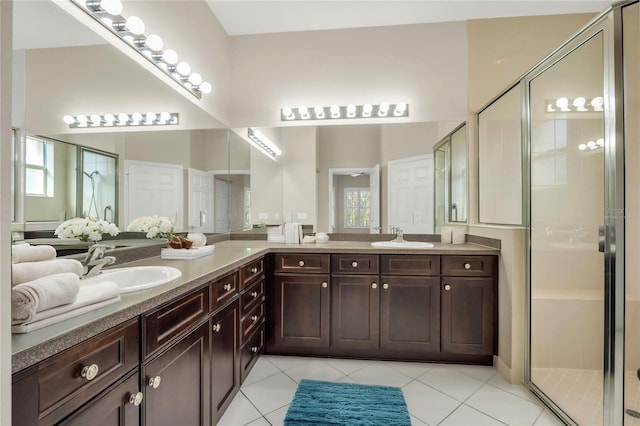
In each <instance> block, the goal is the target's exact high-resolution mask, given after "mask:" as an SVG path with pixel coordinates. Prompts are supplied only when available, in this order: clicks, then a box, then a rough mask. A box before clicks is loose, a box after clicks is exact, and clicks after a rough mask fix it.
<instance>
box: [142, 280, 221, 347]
mask: <svg viewBox="0 0 640 426" xmlns="http://www.w3.org/2000/svg"><path fill="white" fill-rule="evenodd" d="M208 315H209V286H206V287H203V288H201V289H199V290H196V291H194V292H192V293H190V294H187V295H186V296H183V297H181V298H180V299H178V300H176V301H175V302H172V303H169V304H168V305H164V306H162V307H160V308H158V309H156V310H155V311H151V312H149V313H147V314H144V316H143V323H142V325H143V327H144V328H143V335H142V337H143V340H144V342H145V343H144V345H143V348H144V349H145V352H144V356H143V358H147V357H148V356H149V355H150V354H151V353H153V352H154V351H156V350H158V349H159V348H160V347H162V346H164V345H166V344H168V343H169V342H170V341H171V340H172V339H173V338H174V337H176V336H178V335H180V334H181V333H183V332H184V331H185V330H187V329H189V328H191V327H193V326H195V325H196V324H198V323H199V322H201V321H203V320H205V319H206V318H207V316H208Z"/></svg>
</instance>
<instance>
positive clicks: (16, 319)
mask: <svg viewBox="0 0 640 426" xmlns="http://www.w3.org/2000/svg"><path fill="white" fill-rule="evenodd" d="M79 291H80V277H78V276H77V275H76V274H74V273H73V272H65V273H62V274H55V275H49V276H46V277H42V278H38V279H37V280H33V281H29V282H26V283H22V284H18V285H17V286H15V287H13V288H12V289H11V324H21V323H23V322H28V321H31V320H33V317H34V316H35V315H36V313H37V312H40V311H46V310H47V309H51V308H55V307H56V306H60V305H66V304H68V303H73V302H75V300H76V298H77V296H78V292H79Z"/></svg>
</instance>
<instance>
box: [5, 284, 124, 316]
mask: <svg viewBox="0 0 640 426" xmlns="http://www.w3.org/2000/svg"><path fill="white" fill-rule="evenodd" d="M114 298H117V299H118V300H119V299H120V291H119V288H118V285H117V284H116V283H114V282H113V281H101V282H98V283H92V284H86V283H83V282H80V288H79V291H78V296H77V297H76V300H75V302H73V303H69V304H66V305H61V306H57V307H55V308H51V309H47V310H46V311H40V312H36V314H35V315H34V316H33V318H31V320H29V321H25V322H23V323H22V324H19V325H28V324H31V323H35V322H39V321H42V320H45V319H49V318H54V317H58V318H59V317H60V316H62V315H65V316H64V317H62V319H67V318H71V317H74V316H76V315H80V313H83V312H88V311H90V310H92V309H84V308H86V307H88V306H93V305H95V304H96V303H100V302H104V301H106V300H110V299H114ZM116 301H117V300H116ZM81 309H82V310H81ZM80 310H81V311H80ZM78 311H80V312H78ZM66 314H71V315H66ZM62 319H58V321H62ZM55 322H57V321H55ZM16 325H17V324H16Z"/></svg>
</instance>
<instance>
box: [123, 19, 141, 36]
mask: <svg viewBox="0 0 640 426" xmlns="http://www.w3.org/2000/svg"><path fill="white" fill-rule="evenodd" d="M124 27H125V28H126V29H127V30H129V32H131V33H133V34H135V35H140V34H142V33H143V32H144V22H142V19H140V18H138V17H137V16H129V17H128V18H127V22H125V24H124Z"/></svg>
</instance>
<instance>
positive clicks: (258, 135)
mask: <svg viewBox="0 0 640 426" xmlns="http://www.w3.org/2000/svg"><path fill="white" fill-rule="evenodd" d="M247 136H249V139H251V140H252V141H253V142H254V143H255V144H256V145H257V146H258V147H259V148H261V149H263V150H264V151H266V152H267V153H269V155H271V156H272V157H275V156H277V155H281V154H282V151H281V150H280V148H278V147H277V146H276V144H274V143H273V142H271V140H270V139H269V138H268V137H266V136H265V135H264V133H262V132H261V131H260V130H254V129H252V128H251V127H249V129H247Z"/></svg>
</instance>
